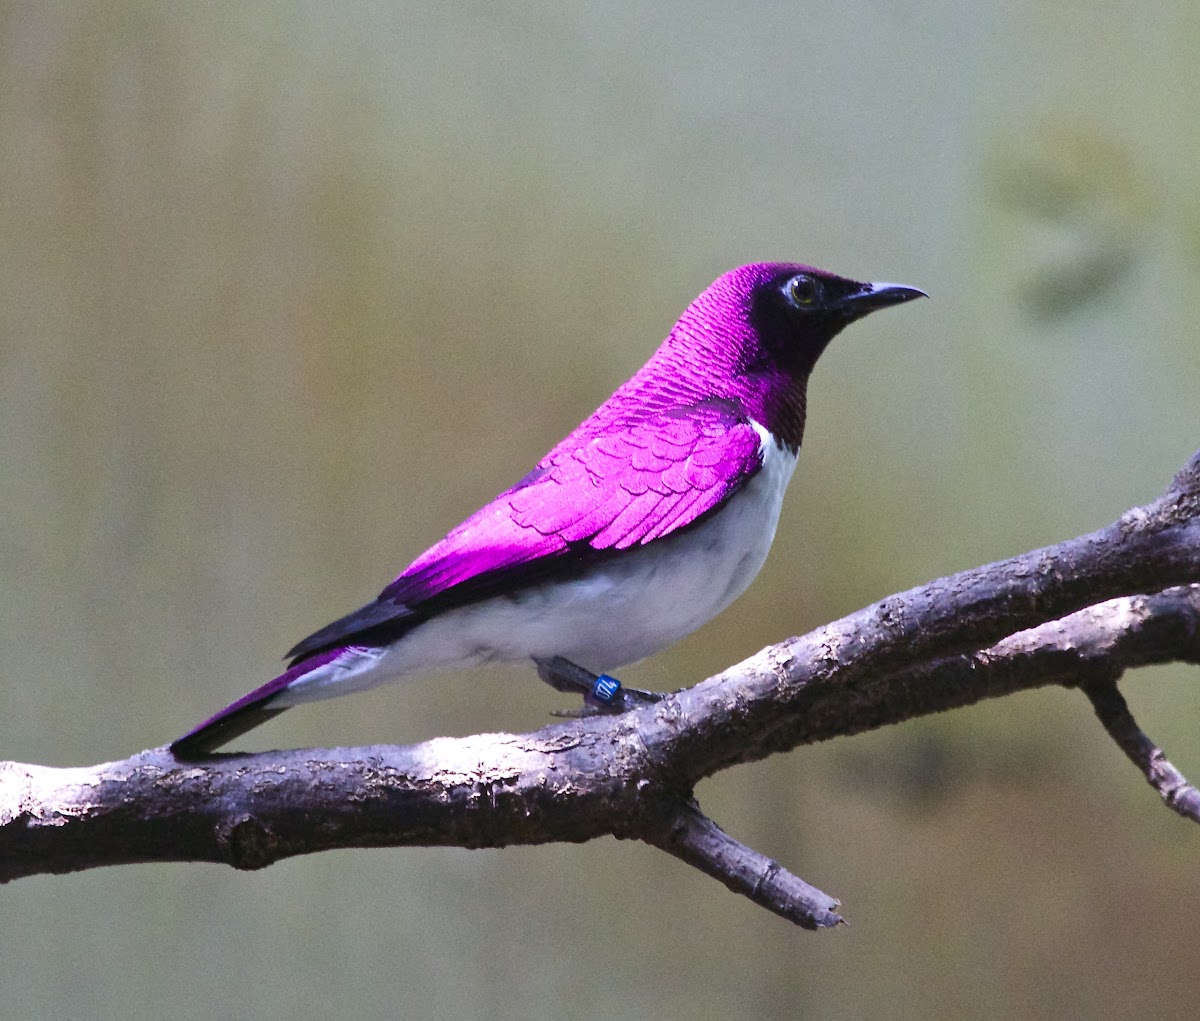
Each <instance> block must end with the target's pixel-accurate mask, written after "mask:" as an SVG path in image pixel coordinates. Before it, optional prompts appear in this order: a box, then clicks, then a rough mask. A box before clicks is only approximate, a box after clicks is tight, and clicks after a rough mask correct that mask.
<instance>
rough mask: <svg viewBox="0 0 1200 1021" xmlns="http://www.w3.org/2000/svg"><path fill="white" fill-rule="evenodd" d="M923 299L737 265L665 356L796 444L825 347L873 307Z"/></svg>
mask: <svg viewBox="0 0 1200 1021" xmlns="http://www.w3.org/2000/svg"><path fill="white" fill-rule="evenodd" d="M921 297H925V292H924V291H919V290H917V289H916V288H915V287H906V286H904V285H902V284H888V283H865V282H863V281H859V280H849V279H847V278H845V277H840V276H836V275H835V274H833V273H827V272H825V271H824V270H820V269H815V268H813V267H812V266H803V265H799V264H797V263H779V262H763V263H754V264H752V265H749V266H739V267H738V268H737V269H733V270H730V271H729V272H728V273H725V274H723V275H722V276H720V277H718V278H717V279H716V280H715V281H714V282H713V283H712V284H711V285H710V286H709V287H708V288H707V289H706V290H705V291H704V292H703V293H702V294H701V295H700V296H699V297H698V298H696V300H695V301H693V302H692V304H691V305H690V306H688V308H687V311H685V312H684V314H683V316H682V317H681V318H680V319H679V322H678V323H676V325H675V328H674V329H673V330H672V331H671V336H670V337H669V338H668V340H667V344H665V345H664V349H665V351H664V353H665V352H666V351H667V350H669V351H670V357H671V360H672V361H673V362H675V363H676V365H677V366H678V367H679V368H680V369H681V370H682V371H684V372H686V373H687V374H688V375H691V376H692V377H693V379H694V380H695V381H696V382H697V383H698V384H700V385H701V386H703V387H704V388H705V389H707V390H708V391H709V392H711V393H716V394H719V395H720V396H723V397H729V398H731V399H734V400H737V401H738V402H739V403H740V404H741V405H742V406H743V407H744V408H745V409H746V412H747V413H748V414H749V415H750V416H751V417H753V418H755V419H756V420H758V421H761V422H762V424H764V425H765V426H766V427H767V428H768V429H770V430H771V431H772V432H774V433H775V434H776V435H778V436H781V437H782V438H784V439H785V441H786V442H788V443H790V444H793V445H796V446H798V445H799V442H800V436H801V433H802V431H803V428H804V403H805V389H806V386H807V383H808V376H809V374H810V373H811V372H812V370H813V366H814V365H816V362H817V359H818V358H819V357H820V356H821V353H822V352H823V351H824V350H825V348H826V346H827V345H828V344H829V342H830V341H831V340H832V339H833V338H834V337H835V336H837V334H838V333H840V332H841V331H842V330H843V329H845V328H846V326H848V325H849V324H850V323H852V322H854V320H856V319H861V318H862V317H863V316H865V315H869V314H870V313H871V312H874V311H875V310H876V309H880V308H887V307H888V306H889V305H899V304H901V303H902V302H906V301H911V300H912V299H913V298H921ZM685 365H686V368H685V367H684V366H685Z"/></svg>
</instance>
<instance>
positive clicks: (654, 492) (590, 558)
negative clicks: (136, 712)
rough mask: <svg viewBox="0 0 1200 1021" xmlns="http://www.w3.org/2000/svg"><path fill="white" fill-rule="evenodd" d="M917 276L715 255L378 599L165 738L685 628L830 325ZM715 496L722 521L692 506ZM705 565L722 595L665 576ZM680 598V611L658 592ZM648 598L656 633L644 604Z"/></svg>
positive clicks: (757, 558) (760, 504)
mask: <svg viewBox="0 0 1200 1021" xmlns="http://www.w3.org/2000/svg"><path fill="white" fill-rule="evenodd" d="M920 293H921V292H919V291H915V290H913V289H911V288H903V287H899V286H897V285H872V284H862V283H859V282H856V281H851V280H845V279H843V278H840V277H836V276H833V275H832V274H828V273H824V272H822V271H820V270H815V269H812V268H811V267H807V266H800V265H794V264H783V263H758V264H754V265H750V266H743V267H740V268H739V269H736V270H732V271H730V272H729V273H726V274H725V275H724V276H722V277H720V278H719V279H718V280H717V281H716V282H714V283H713V284H712V285H711V286H710V287H709V288H708V289H707V290H706V291H704V292H703V293H702V294H701V295H700V296H699V297H698V298H697V299H696V300H695V301H693V302H692V304H691V305H690V306H689V307H688V309H687V310H686V311H685V312H684V314H683V316H681V317H680V319H679V321H678V322H677V323H676V324H675V327H674V328H673V329H672V330H671V332H670V334H669V335H668V337H667V338H666V340H665V341H664V342H663V344H662V345H661V346H660V347H659V349H658V351H656V352H655V354H654V355H653V356H652V357H651V359H650V360H649V361H648V362H647V363H646V365H645V366H643V368H642V369H641V370H640V371H639V372H638V373H637V374H636V375H635V376H633V378H631V379H630V380H629V381H628V382H627V383H625V384H624V385H623V386H622V387H620V388H619V389H618V390H617V391H616V393H614V394H613V395H612V396H611V397H610V398H609V399H608V400H607V401H606V402H605V403H604V404H603V405H601V407H600V408H599V409H598V410H597V411H596V412H595V413H594V414H593V415H592V416H591V417H590V418H588V419H587V420H585V421H584V422H583V423H582V424H581V425H580V426H579V427H578V428H577V429H575V430H574V431H573V432H572V433H571V434H570V435H569V436H567V438H566V439H564V440H563V441H562V442H561V443H559V444H558V445H557V446H556V447H555V448H554V449H553V450H551V451H550V453H548V454H547V455H546V456H545V457H544V458H543V459H542V460H541V461H540V462H539V463H538V465H537V467H536V468H534V470H533V471H531V472H530V473H529V474H528V475H526V476H525V477H524V478H523V479H522V480H521V481H520V482H518V483H517V484H516V485H515V486H513V487H512V488H511V489H509V490H506V491H505V492H503V493H501V494H500V495H499V496H498V497H497V498H496V499H495V500H493V501H492V502H491V503H489V504H487V505H486V506H485V507H483V508H482V509H481V510H479V511H477V512H476V513H475V514H473V515H472V516H471V517H469V518H468V519H467V520H466V521H464V522H463V523H462V524H461V525H459V526H458V527H457V528H455V529H454V530H453V531H451V532H450V533H449V534H448V535H447V536H446V537H445V538H444V539H442V540H441V541H440V542H438V543H436V544H434V545H433V546H432V547H430V548H429V549H428V550H427V551H426V552H425V553H423V554H422V555H421V556H419V557H418V558H417V559H416V560H414V561H413V563H412V564H410V565H409V566H408V567H407V568H406V569H405V570H404V571H403V572H402V573H401V574H400V575H399V576H398V577H397V578H396V579H395V581H393V582H392V583H391V584H390V585H388V586H387V587H386V588H385V589H384V590H383V591H382V592H381V593H380V595H379V597H378V598H377V599H376V600H375V601H373V602H372V603H370V604H368V605H367V606H364V607H363V608H362V609H360V610H357V611H355V612H354V613H352V614H349V615H348V616H346V617H343V618H341V619H339V620H337V621H334V622H333V623H332V624H330V625H328V626H326V627H325V628H322V629H321V630H320V631H317V632H316V633H315V634H313V635H311V636H309V637H308V638H306V639H305V640H304V641H302V642H300V643H299V644H298V645H296V646H295V647H294V648H293V649H292V650H291V651H290V653H289V654H288V655H289V657H291V658H292V660H293V664H292V666H291V667H290V668H289V669H288V670H287V671H286V672H285V673H283V674H281V675H280V676H279V677H277V678H275V679H274V680H272V681H270V682H268V683H267V684H266V685H263V686H262V687H261V688H259V689H257V690H256V691H254V692H251V693H250V694H249V695H246V696H244V697H243V698H241V699H239V700H238V701H237V702H234V703H233V704H232V705H230V706H229V707H227V708H226V709H224V710H222V711H221V712H220V713H218V714H217V715H216V716H214V717H213V718H211V719H210V720H207V721H205V722H204V723H203V724H201V725H200V726H199V727H197V728H195V729H194V730H192V731H190V732H189V733H188V734H187V735H185V736H184V737H182V738H180V739H179V740H178V741H176V742H175V743H174V744H173V745H172V748H173V749H174V750H175V751H176V753H177V754H179V755H180V756H187V755H195V754H203V753H206V752H207V751H210V750H211V749H212V748H215V747H217V746H219V745H220V744H223V743H225V742H226V741H228V740H231V739H232V738H233V737H235V736H237V735H238V734H240V733H243V732H244V731H245V730H248V729H250V728H251V727H253V726H256V725H257V724H258V723H260V722H262V721H263V720H265V719H267V718H269V717H270V716H273V715H275V713H277V712H280V711H282V709H283V708H285V707H286V705H289V704H293V703H294V702H296V701H303V700H307V699H309V698H320V697H328V695H330V694H333V693H339V692H340V690H342V689H345V690H359V689H361V688H363V687H369V686H372V685H374V684H375V683H379V682H381V681H383V680H389V679H392V678H394V677H400V676H407V675H411V674H413V673H416V672H420V671H421V670H425V669H438V668H442V667H447V666H457V665H464V664H468V663H470V662H484V661H487V660H489V659H504V660H507V659H519V658H524V656H527V655H535V656H543V655H547V656H548V655H563V656H566V657H567V658H571V657H570V655H569V654H570V653H571V652H572V651H573V650H574V651H576V652H577V654H579V655H582V656H588V657H591V658H592V659H593V660H596V661H602V660H603V661H606V662H611V663H613V664H616V665H620V664H621V663H623V662H629V661H631V659H634V658H641V656H642V655H647V654H649V652H651V651H654V649H656V648H658V647H661V646H662V645H664V644H667V643H669V642H670V641H673V640H675V639H676V638H678V637H680V636H681V634H683V633H686V632H687V631H688V630H691V629H692V628H694V627H695V626H698V624H699V623H703V620H704V619H707V617H708V616H711V615H712V614H713V613H715V612H719V610H720V609H721V608H723V606H724V605H726V604H727V603H728V601H729V600H730V599H732V598H733V597H735V596H736V595H737V594H738V593H739V592H740V591H741V589H742V588H744V587H745V585H746V584H748V583H749V580H750V579H751V578H752V577H753V575H754V574H755V573H757V570H758V567H759V566H760V565H761V559H762V558H763V557H765V555H766V549H767V547H769V545H770V539H771V536H772V535H773V534H774V527H775V520H776V518H777V515H778V505H779V500H780V499H781V497H782V492H783V488H784V486H785V485H786V481H787V478H788V477H789V476H790V474H791V467H792V465H794V463H795V454H796V452H797V450H798V449H799V446H800V442H801V439H802V435H803V430H804V415H805V388H806V385H807V380H808V375H809V373H810V372H811V370H812V367H813V365H814V364H815V362H816V360H817V358H818V357H819V356H820V354H821V352H822V351H823V350H824V348H825V345H826V344H827V343H828V342H829V340H830V339H831V338H832V337H833V336H834V335H835V334H836V333H837V332H838V331H839V330H841V329H842V327H844V326H845V325H846V324H847V323H849V322H851V321H852V320H853V319H855V318H858V317H860V316H861V315H864V314H866V313H867V312H869V311H872V310H873V309H875V308H879V307H882V306H885V305H890V304H896V303H898V302H900V301H907V300H909V299H910V298H912V297H916V296H918V295H919V294H920ZM764 465H766V466H767V467H768V469H769V470H767V471H764ZM763 475H768V476H770V478H769V479H764V480H763V481H761V482H759V481H756V480H757V479H758V478H759V477H760V476H763ZM743 491H745V492H746V493H748V494H749V495H747V496H745V497H739V496H738V494H740V493H742V492H743ZM732 506H742V507H744V508H747V509H746V510H745V511H738V512H736V513H734V514H730V513H728V512H727V511H726V508H728V507H732ZM714 516H718V517H719V516H724V517H725V518H726V519H727V521H726V523H725V524H724V525H722V526H720V527H719V528H718V527H717V526H715V525H711V526H710V525H706V524H705V522H706V521H710V520H713V519H714ZM735 519H736V521H735ZM743 519H744V523H743ZM735 525H736V527H735ZM738 547H744V549H739V548H738ZM700 558H707V562H706V564H701V563H700ZM689 561H694V562H689ZM697 567H703V568H704V569H703V570H697ZM701 580H704V581H711V582H714V583H716V584H717V586H718V595H719V598H718V597H712V598H707V597H703V596H701V594H699V593H689V592H687V591H674V590H673V589H672V587H671V586H674V588H675V589H678V588H680V587H681V586H682V587H689V586H690V587H693V588H695V587H696V586H698V585H699V584H700V583H701ZM688 598H694V599H695V600H696V602H697V607H698V609H697V610H696V611H695V612H694V613H683V612H677V611H676V609H675V608H674V607H673V606H672V605H671V602H670V600H671V599H675V600H682V599H688ZM710 604H711V605H710ZM514 606H524V607H526V609H525V610H524V611H522V612H523V614H524V616H520V615H515V611H513V609H512V608H513V607H514ZM562 607H566V609H562ZM490 608H494V610H495V612H492V609H490ZM656 612H657V613H658V614H659V615H660V616H661V617H662V624H661V627H660V628H659V629H658V632H661V633H658V632H656V631H655V630H654V622H653V620H651V621H650V622H649V623H647V622H646V621H644V620H643V619H642V618H643V617H645V616H646V614H647V613H650V614H651V615H652V614H654V613H656ZM489 614H490V616H489ZM621 614H627V615H628V624H627V625H625V628H626V631H628V632H629V637H628V638H626V637H623V635H624V633H625V632H623V631H621V630H618V629H615V628H614V630H613V631H612V633H611V635H609V636H608V637H607V640H608V643H609V645H610V646H611V648H601V647H599V646H598V645H596V643H591V644H589V643H588V642H586V641H583V640H581V639H580V638H579V637H578V635H577V632H578V630H579V629H580V627H587V626H588V625H589V623H590V622H591V621H592V620H593V617H594V619H595V621H596V627H597V629H598V630H600V631H604V626H603V625H604V623H605V621H606V620H607V622H608V623H609V624H612V621H613V620H617V619H618V618H620V616H621ZM556 615H557V616H556ZM605 615H607V618H606V617H605ZM608 618H611V620H610V619H608ZM501 619H503V621H504V623H503V625H502V626H501V625H500V624H499V621H500V620H501ZM447 624H453V627H452V628H448V627H447V626H446V625H447ZM460 645H461V647H462V648H461V650H459V649H458V648H457V647H458V646H460ZM622 646H626V647H622ZM468 650H474V652H469V651H468Z"/></svg>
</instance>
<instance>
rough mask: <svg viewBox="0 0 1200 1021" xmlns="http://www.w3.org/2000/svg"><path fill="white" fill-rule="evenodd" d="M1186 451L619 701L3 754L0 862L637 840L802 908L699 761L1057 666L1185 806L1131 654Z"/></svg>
mask: <svg viewBox="0 0 1200 1021" xmlns="http://www.w3.org/2000/svg"><path fill="white" fill-rule="evenodd" d="M1198 622H1200V452H1198V453H1197V454H1196V455H1195V456H1193V458H1192V459H1191V461H1190V462H1189V463H1188V465H1187V466H1186V467H1185V468H1184V469H1183V471H1181V472H1180V473H1179V475H1178V476H1176V478H1175V480H1174V482H1173V483H1172V484H1171V486H1170V487H1169V488H1168V489H1167V491H1166V492H1165V493H1164V494H1163V495H1162V497H1160V498H1159V499H1158V500H1156V501H1155V502H1154V503H1152V504H1149V505H1148V506H1146V507H1142V508H1136V509H1134V510H1131V511H1129V512H1128V513H1126V514H1124V515H1122V517H1121V518H1120V519H1119V520H1118V521H1116V522H1115V523H1114V524H1112V525H1111V526H1109V527H1108V528H1105V529H1101V530H1100V531H1098V532H1093V533H1091V534H1089V535H1084V536H1080V537H1079V538H1076V539H1071V540H1068V541H1066V542H1063V543H1059V544H1058V545H1056V546H1050V547H1046V548H1044V549H1040V550H1034V551H1033V552H1031V553H1026V554H1023V555H1021V556H1018V557H1013V558H1011V559H1009V560H1005V561H1001V562H999V563H995V564H990V565H987V566H985V567H980V568H977V569H975V570H972V571H964V572H962V573H960V574H956V575H952V576H950V577H947V578H941V579H938V580H937V581H933V582H930V583H929V584H928V585H924V586H920V587H918V588H914V589H911V590H909V591H908V592H904V593H901V594H899V595H895V596H891V597H889V598H887V599H884V600H882V601H881V602H879V603H876V604H874V605H873V606H869V607H867V608H865V609H863V610H860V611H858V612H857V613H854V614H851V615H850V616H848V617H845V618H843V619H841V620H838V621H834V622H833V623H831V624H828V625H826V626H824V627H822V628H818V629H817V630H815V631H813V632H811V633H809V634H808V635H805V636H803V637H800V638H792V639H789V640H787V641H785V642H782V643H780V644H779V645H774V646H771V647H769V648H767V649H764V650H762V651H761V652H759V653H758V654H756V655H755V656H752V657H751V658H749V659H747V660H745V661H744V662H743V663H740V664H738V665H737V666H734V667H731V668H729V669H728V670H726V671H724V672H723V673H721V674H718V675H716V676H714V677H711V678H709V679H708V680H706V681H703V682H701V683H700V684H697V685H696V686H695V687H692V688H688V689H685V690H682V691H679V692H676V693H674V694H673V695H669V696H666V697H665V698H663V699H662V700H661V701H657V702H652V703H649V704H645V705H640V707H639V708H636V709H633V710H631V711H629V712H626V713H623V714H621V715H596V716H588V717H585V718H581V719H574V720H570V721H569V722H560V723H555V724H552V725H550V726H548V727H545V728H543V729H542V730H539V731H537V732H535V733H531V734H524V735H512V734H481V735H476V736H474V737H467V738H459V739H450V738H438V739H436V740H433V741H427V742H425V743H423V744H419V745H413V746H409V747H393V746H374V747H365V748H342V749H328V750H318V749H309V750H298V751H279V752H267V753H262V754H257V755H216V756H213V757H212V758H211V759H208V760H205V761H204V762H202V763H180V762H177V761H176V760H175V759H174V758H173V756H171V754H170V753H169V752H168V751H167V750H166V749H165V748H159V749H153V750H150V751H146V752H142V753H140V754H138V755H135V756H133V757H132V758H129V759H126V760H124V761H122V762H113V763H106V764H103V765H100V766H94V767H90V768H78V769H55V768H50V767H45V766H31V765H22V764H19V763H12V762H9V763H0V882H4V881H9V880H12V879H16V878H19V877H22V876H28V875H35V874H39V873H51V872H69V871H74V870H78V869H84V868H93V867H96V866H100V865H115V864H123V863H132V862H145V861H213V862H226V863H228V864H230V865H233V866H234V867H237V868H260V867H263V866H265V865H269V864H271V863H272V862H274V861H278V860H279V859H281V858H285V857H288V856H291V855H296V854H306V853H311V852H314V851H321V850H326V849H329V848H335V847H377V846H402V845H404V846H412V845H449V846H463V847H485V846H488V847H490V846H501V845H508V844H535V843H546V842H550V841H582V840H589V839H591V838H593V837H597V836H601V835H604V834H612V835H615V836H617V837H621V838H626V839H639V840H643V841H645V842H647V843H650V844H652V845H654V846H656V847H659V848H662V849H663V850H666V851H668V852H669V853H671V854H673V855H675V856H676V857H679V858H681V859H682V860H684V861H686V862H688V863H689V864H692V865H694V866H696V867H697V868H700V869H701V870H702V871H704V872H706V873H708V874H709V875H712V876H714V877H716V878H719V879H721V881H722V882H724V883H725V884H726V885H727V886H729V887H730V889H733V890H735V891H737V892H739V893H742V894H744V895H745V896H747V897H749V898H750V899H751V900H753V901H754V902H755V903H757V904H760V905H762V906H763V907H766V908H767V909H768V910H771V911H774V912H775V913H776V914H779V915H781V916H783V917H784V918H787V919H789V920H791V921H793V922H796V923H797V924H801V925H804V926H807V927H810V928H817V927H825V926H829V925H834V924H836V923H837V922H838V921H840V918H839V916H838V915H837V914H836V913H835V911H834V908H835V907H836V901H833V900H832V899H831V898H829V897H828V896H826V895H825V894H822V893H821V892H820V891H818V890H815V889H813V888H812V887H810V886H808V885H807V884H805V883H804V882H803V880H800V879H799V878H798V877H796V876H793V875H792V874H791V873H789V872H787V871H786V870H784V869H783V868H782V867H781V866H779V865H778V864H777V863H775V862H773V861H771V860H770V859H767V858H765V857H763V856H762V855H760V854H759V853H758V852H755V851H753V850H751V849H750V848H747V847H745V846H744V845H742V844H739V843H738V842H737V841H736V840H734V839H733V838H731V837H729V836H728V835H727V834H725V833H723V832H722V831H721V830H720V829H719V828H718V827H717V826H716V824H715V823H713V822H712V821H711V820H708V819H707V818H705V817H704V816H703V815H702V814H701V813H700V811H699V808H698V807H697V806H696V804H695V802H694V801H693V800H692V790H693V788H694V786H695V784H696V783H697V782H698V781H699V780H700V779H702V778H703V777H705V776H708V775H710V774H712V773H715V772H717V771H719V770H721V769H725V768H727V767H729V766H731V765H734V764H736V763H741V762H749V761H753V760H756V759H761V758H764V757H765V756H767V755H770V754H772V753H774V752H778V751H785V750H788V749H791V748H796V747H799V746H801V745H805V744H811V743H813V742H815V741H822V740H827V739H829V738H832V737H837V736H841V735H848V734H855V733H859V732H861V731H864V730H868V729H872V728H875V727H881V726H885V725H887V724H892V723H898V722H900V721H902V720H906V719H910V718H912V717H915V716H920V715H925V714H928V713H933V712H938V711H940V710H943V709H949V708H953V707H956V706H964V705H970V704H973V703H975V702H978V701H980V700H981V699H985V698H996V697H999V696H1002V695H1006V694H1010V693H1012V692H1015V691H1021V690H1025V689H1029V688H1034V687H1039V686H1044V685H1048V684H1059V685H1066V686H1080V687H1082V688H1083V690H1084V691H1085V692H1086V693H1087V694H1088V697H1089V698H1091V699H1092V702H1093V705H1094V706H1095V707H1096V711H1097V714H1098V715H1099V716H1100V718H1101V720H1102V721H1103V722H1104V723H1105V726H1106V727H1107V728H1108V730H1109V733H1110V734H1112V736H1113V737H1114V739H1115V740H1116V741H1117V742H1118V744H1120V745H1121V747H1122V748H1123V749H1124V750H1125V751H1126V753H1127V754H1128V755H1129V756H1130V758H1132V759H1133V760H1134V761H1135V763H1137V764H1138V765H1139V767H1140V768H1142V769H1143V772H1145V773H1146V775H1147V776H1148V778H1150V780H1151V782H1152V783H1154V784H1155V786H1156V787H1157V788H1158V789H1159V790H1160V791H1162V792H1163V794H1164V797H1165V798H1166V799H1167V801H1168V804H1170V805H1171V806H1172V807H1173V808H1175V810H1176V811H1179V812H1180V813H1181V814H1183V815H1185V816H1186V817H1189V818H1193V819H1197V821H1200V817H1198V812H1200V809H1198V798H1197V793H1196V791H1195V789H1193V788H1191V787H1190V786H1188V785H1187V783H1186V781H1185V780H1184V779H1183V777H1182V776H1181V775H1180V774H1179V773H1178V772H1177V771H1176V770H1174V767H1172V766H1171V765H1170V764H1169V763H1168V762H1167V761H1166V759H1165V758H1164V757H1163V756H1162V753H1161V752H1159V751H1158V749H1157V748H1155V747H1154V746H1153V745H1152V744H1151V743H1150V742H1149V740H1148V739H1146V738H1145V737H1144V736H1143V735H1141V733H1140V731H1138V730H1137V727H1136V724H1135V723H1134V722H1133V720H1132V717H1130V716H1129V714H1128V710H1127V709H1126V708H1125V706H1124V702H1123V700H1122V699H1121V698H1120V695H1119V693H1117V692H1116V688H1115V683H1116V680H1117V678H1118V677H1119V676H1120V675H1121V673H1122V672H1123V671H1124V670H1125V669H1127V668H1128V667H1133V666H1141V665H1144V664H1148V663H1162V662H1169V661H1172V660H1179V661H1184V662H1189V663H1196V662H1200V638H1198V635H1200V626H1198Z"/></svg>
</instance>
